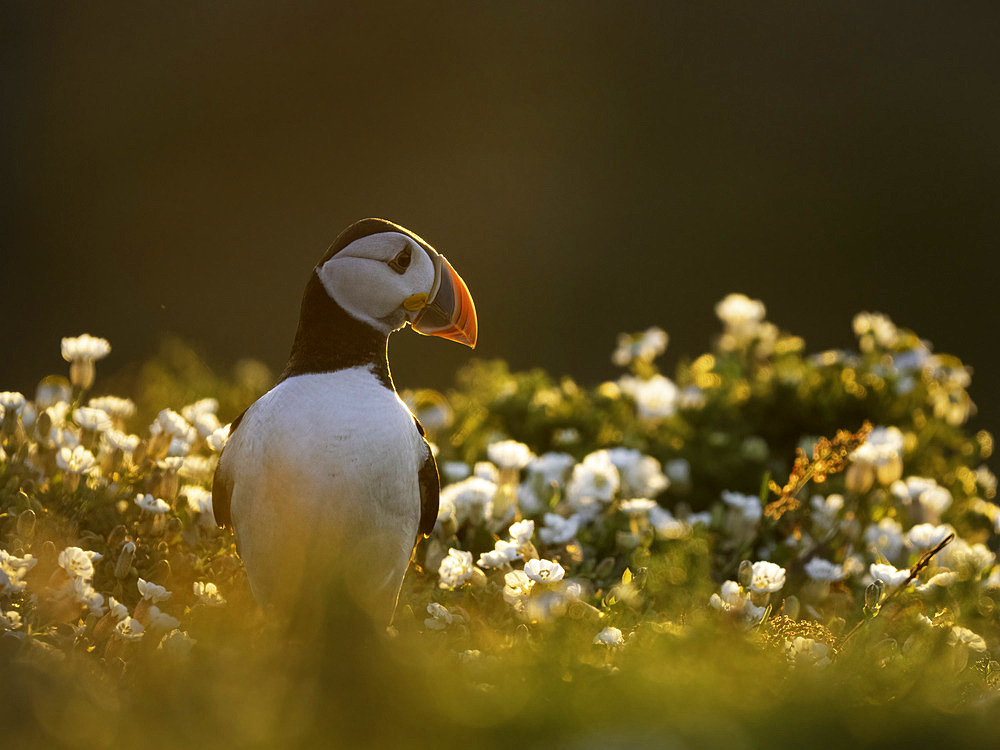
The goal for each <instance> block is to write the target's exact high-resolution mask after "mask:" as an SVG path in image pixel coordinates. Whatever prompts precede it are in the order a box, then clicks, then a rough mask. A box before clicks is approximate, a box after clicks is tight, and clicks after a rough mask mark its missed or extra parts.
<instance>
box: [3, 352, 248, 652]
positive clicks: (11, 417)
mask: <svg viewBox="0 0 1000 750" xmlns="http://www.w3.org/2000/svg"><path fill="white" fill-rule="evenodd" d="M110 351H111V347H110V344H109V343H108V342H107V341H106V340H104V339H101V338H97V337H94V336H90V335H87V334H84V335H82V336H79V337H76V338H66V339H63V341H62V355H63V358H64V359H65V360H66V361H67V362H69V363H70V373H69V375H70V376H69V378H68V379H67V378H64V377H61V376H49V377H46V378H45V379H43V380H42V381H41V383H39V385H38V388H37V389H36V392H35V394H34V397H33V398H29V397H27V396H25V395H23V394H20V393H15V392H5V393H2V394H0V408H2V409H3V412H2V414H3V420H4V422H3V424H4V429H3V433H2V454H0V477H2V479H3V484H4V487H5V488H6V489H5V490H4V494H3V495H2V496H0V502H2V506H3V510H4V517H5V518H8V519H10V520H9V521H8V522H7V523H5V524H4V525H3V526H2V527H0V528H2V531H3V535H2V538H0V614H2V620H0V629H2V630H8V631H11V633H12V634H13V635H14V636H15V637H17V638H20V639H22V640H24V641H26V642H30V643H44V644H46V645H47V646H59V647H64V648H67V649H68V648H77V649H80V648H83V649H84V650H85V651H89V652H93V653H97V654H99V655H103V656H105V657H111V656H114V657H119V656H123V655H126V654H127V648H128V646H127V644H129V643H134V642H138V641H141V640H143V639H154V642H156V643H160V642H168V643H169V644H171V645H170V646H165V648H170V649H173V650H177V647H178V645H179V644H180V645H182V646H185V647H188V646H190V645H193V643H194V640H193V639H191V638H190V637H189V636H188V634H187V633H186V632H185V631H184V630H183V629H182V628H183V621H182V618H189V617H196V615H197V612H198V610H199V608H200V607H217V606H219V605H221V604H223V603H224V602H225V601H226V600H225V598H224V596H223V595H222V593H221V592H220V590H219V588H218V586H217V585H216V581H218V583H219V584H220V585H223V584H224V585H226V586H227V587H232V586H234V581H238V580H239V576H240V575H241V572H240V571H239V568H238V564H237V563H236V561H235V560H233V559H232V558H231V557H230V555H229V554H228V553H227V548H228V546H229V539H228V535H226V534H222V533H220V532H219V531H218V530H216V529H215V524H214V519H213V518H212V510H211V491H210V489H209V485H210V482H211V478H212V474H213V472H214V469H215V463H216V462H217V460H218V453H219V449H220V448H221V445H220V444H219V435H220V433H224V432H225V431H226V430H227V426H224V425H223V424H222V423H221V422H220V421H219V419H218V417H217V416H216V411H217V408H218V403H217V402H216V401H215V400H214V399H202V400H199V401H197V402H196V403H193V404H188V405H186V406H183V407H182V408H181V409H180V412H179V413H178V412H175V411H172V410H171V409H162V410H161V411H160V412H159V413H158V414H157V415H156V417H155V419H154V420H153V421H152V423H151V424H149V425H148V427H147V428H146V429H139V430H137V431H135V432H132V429H134V428H135V427H137V426H138V425H136V418H137V413H138V412H137V408H136V404H135V402H134V401H132V400H131V399H128V398H123V397H118V396H113V395H97V396H91V395H90V388H91V387H92V386H93V384H94V376H95V373H96V370H95V362H97V361H98V360H100V359H102V358H103V357H105V356H107V355H108V354H109V352H110ZM216 558H217V560H216ZM207 578H211V579H212V580H206V579H207ZM235 585H236V586H239V585H242V584H241V583H236V584H235ZM168 586H169V589H168ZM177 587H180V588H182V589H183V593H181V594H179V595H178V596H174V595H173V594H174V592H175V591H176V590H177ZM161 607H162V609H161ZM67 625H68V626H70V627H71V629H70V630H67V629H66V626H67ZM182 650H183V649H182Z"/></svg>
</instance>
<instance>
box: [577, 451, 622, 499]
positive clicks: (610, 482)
mask: <svg viewBox="0 0 1000 750" xmlns="http://www.w3.org/2000/svg"><path fill="white" fill-rule="evenodd" d="M618 484H619V479H618V469H617V468H615V465H614V464H613V463H612V462H611V457H610V456H609V454H608V452H607V451H595V452H594V453H591V454H590V455H588V456H586V457H584V459H583V462H582V463H579V464H577V465H576V466H574V467H573V476H572V478H571V479H570V480H569V485H568V486H567V488H566V499H567V501H568V502H569V505H570V507H571V508H573V509H574V510H577V511H583V512H588V513H591V514H593V513H596V511H597V508H598V504H599V503H610V502H611V500H612V499H613V498H614V496H615V492H617V491H618Z"/></svg>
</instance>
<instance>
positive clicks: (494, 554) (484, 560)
mask: <svg viewBox="0 0 1000 750" xmlns="http://www.w3.org/2000/svg"><path fill="white" fill-rule="evenodd" d="M517 549H518V545H517V544H515V543H514V542H507V541H504V540H503V539H498V540H497V542H496V545H495V546H494V548H493V549H492V550H490V551H489V552H484V553H483V554H481V555H480V556H479V559H478V560H477V561H476V564H477V565H478V566H479V567H481V568H502V567H504V566H505V565H510V563H511V562H512V561H513V560H516V559H517V558H518V557H520V553H518V551H517Z"/></svg>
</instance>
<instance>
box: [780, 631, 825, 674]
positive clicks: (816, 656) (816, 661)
mask: <svg viewBox="0 0 1000 750" xmlns="http://www.w3.org/2000/svg"><path fill="white" fill-rule="evenodd" d="M784 649H785V656H786V657H787V659H788V661H790V662H792V663H794V664H812V665H813V666H817V667H825V666H826V665H827V664H829V663H830V647H829V646H828V645H827V644H825V643H821V642H820V641H815V640H813V639H812V638H803V637H802V636H796V637H795V638H794V639H793V640H791V641H785V644H784Z"/></svg>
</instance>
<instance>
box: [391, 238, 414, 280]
mask: <svg viewBox="0 0 1000 750" xmlns="http://www.w3.org/2000/svg"><path fill="white" fill-rule="evenodd" d="M412 257H413V256H412V251H411V250H410V246H409V245H407V246H406V247H404V248H403V249H402V250H400V251H399V254H398V255H397V256H396V257H395V258H393V259H392V260H390V261H389V268H391V269H392V270H393V271H395V272H396V273H399V274H403V273H406V269H407V268H409V267H410V260H412Z"/></svg>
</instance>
